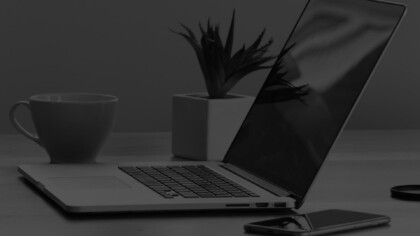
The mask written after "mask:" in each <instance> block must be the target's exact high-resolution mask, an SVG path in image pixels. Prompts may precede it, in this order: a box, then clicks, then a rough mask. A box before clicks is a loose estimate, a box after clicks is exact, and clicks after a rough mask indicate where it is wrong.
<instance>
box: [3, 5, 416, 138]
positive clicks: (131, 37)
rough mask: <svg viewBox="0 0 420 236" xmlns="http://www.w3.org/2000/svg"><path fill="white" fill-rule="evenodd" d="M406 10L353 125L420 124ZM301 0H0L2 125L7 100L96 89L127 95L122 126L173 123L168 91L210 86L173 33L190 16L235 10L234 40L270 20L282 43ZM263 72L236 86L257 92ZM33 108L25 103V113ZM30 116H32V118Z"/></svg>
mask: <svg viewBox="0 0 420 236" xmlns="http://www.w3.org/2000/svg"><path fill="white" fill-rule="evenodd" d="M401 2H403V3H405V4H407V5H408V14H407V15H406V18H405V20H404V21H403V23H402V26H401V27H400V29H399V30H398V33H397V34H396V36H395V37H394V40H393V42H392V44H391V45H390V47H389V50H388V51H387V52H386V53H385V55H384V57H383V60H382V62H381V64H380V65H379V66H378V67H377V70H376V73H375V74H374V76H373V78H372V80H371V82H370V83H369V86H368V87H367V89H366V90H365V94H364V96H363V97H362V98H361V100H360V103H359V105H358V106H357V108H356V109H355V111H354V113H353V116H352V118H351V120H350V122H349V124H348V128H353V129H359V128H361V129H366V128H375V129H382V128H386V129H388V128H390V129H400V128H402V129H406V128H420V122H418V121H419V120H420V106H419V105H418V104H417V103H418V101H420V93H419V92H418V91H419V89H420V70H418V63H419V61H420V58H419V57H420V49H419V42H420V33H419V27H418V23H419V22H420V14H419V11H420V3H419V1H415V0H401ZM304 4H305V1H303V0H299V1H296V0H264V1H256V0H252V1H251V0H248V1H244V0H229V1H224V0H217V1H215V0H206V1H203V0H200V1H197V0H177V1H173V0H153V1H139V0H124V1H114V0H72V1H57V0H38V1H31V0H19V1H16V0H2V1H0V32H1V35H0V79H1V80H0V81H1V85H0V86H1V87H0V90H1V91H0V96H1V99H0V117H1V118H0V133H13V132H14V130H13V128H12V127H11V125H10V124H9V122H8V109H9V107H10V106H11V105H12V104H13V103H14V102H15V101H17V100H21V99H24V98H27V97H29V96H30V95H32V94H38V93H48V92H99V93H110V94H115V95H117V96H118V97H119V98H120V103H119V107H118V109H119V110H118V114H117V120H116V126H115V130H116V131H119V132H129V131H133V132H136V131H169V130H170V129H171V118H170V117H171V96H172V94H175V93H189V92H200V91H204V89H205V88H204V82H203V79H202V75H201V72H200V70H199V66H198V64H197V61H196V58H195V55H194V53H193V51H192V49H191V48H190V46H189V45H187V43H186V42H185V41H184V40H183V39H181V38H180V37H179V36H177V35H175V34H173V33H171V32H170V31H169V30H168V27H171V28H174V29H179V28H180V27H179V25H178V22H183V23H185V24H187V25H189V26H192V28H193V29H194V30H195V31H197V21H198V20H200V21H203V22H205V21H206V19H207V17H208V16H212V19H213V20H214V21H216V22H221V23H222V31H223V30H225V31H223V33H225V32H226V28H227V27H228V23H229V20H230V16H231V12H232V9H233V8H236V10H237V29H236V33H237V38H236V43H237V44H236V46H237V47H239V46H240V44H242V43H246V42H247V43H248V44H249V43H250V42H251V41H252V40H253V39H254V38H255V37H256V35H257V34H258V33H259V32H260V30H261V29H262V28H263V27H266V28H267V33H268V35H271V36H273V38H274V39H275V42H276V43H275V45H273V47H272V51H273V52H278V51H279V50H280V48H281V46H282V44H283V43H284V41H285V40H286V37H287V35H288V33H289V32H290V30H291V28H292V27H293V25H294V23H295V21H296V19H297V17H298V16H299V14H300V11H301V9H302V7H303V6H304ZM265 75H266V73H264V72H259V73H256V74H253V75H252V76H249V77H247V78H246V79H245V80H243V81H241V83H240V84H239V85H238V87H236V88H235V90H234V92H237V93H244V94H250V95H254V94H255V93H256V92H257V91H258V89H259V86H260V85H261V82H263V79H264V76H265ZM26 115H27V112H25V111H20V116H22V117H23V116H26ZM24 123H30V122H29V121H28V119H27V120H25V121H24Z"/></svg>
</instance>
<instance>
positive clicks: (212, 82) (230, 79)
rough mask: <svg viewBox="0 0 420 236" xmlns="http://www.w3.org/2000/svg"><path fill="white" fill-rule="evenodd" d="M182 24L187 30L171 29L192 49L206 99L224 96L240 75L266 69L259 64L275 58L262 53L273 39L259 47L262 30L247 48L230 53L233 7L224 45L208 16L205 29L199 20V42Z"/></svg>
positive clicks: (186, 28)
mask: <svg viewBox="0 0 420 236" xmlns="http://www.w3.org/2000/svg"><path fill="white" fill-rule="evenodd" d="M182 27H183V28H184V30H185V31H186V32H187V33H182V32H176V31H173V32H175V33H177V34H179V35H181V36H182V37H183V38H185V39H186V40H187V41H188V42H189V43H190V44H191V46H192V47H193V48H194V50H195V52H196V55H197V57H198V60H199V63H200V67H201V69H202V72H203V75H204V79H205V80H206V87H207V91H208V93H209V97H210V98H223V97H225V96H226V94H227V93H228V92H229V91H230V90H231V89H232V88H233V87H234V86H235V85H236V84H237V83H238V82H239V81H240V80H241V79H242V78H243V77H245V76H246V75H248V74H250V73H252V72H254V71H257V70H262V69H266V68H269V67H268V66H263V64H264V63H267V62H269V61H271V60H272V59H274V58H275V57H271V56H264V55H265V53H266V52H267V50H268V48H269V46H270V45H271V44H272V43H273V40H271V39H270V40H269V41H268V42H267V43H266V44H264V45H262V46H260V44H261V41H262V38H263V37H264V35H265V30H263V31H262V32H261V33H260V35H259V36H258V38H257V39H256V40H255V41H254V43H252V44H251V46H250V47H246V46H245V45H244V46H243V47H242V48H241V49H240V50H239V51H238V52H236V53H235V54H234V55H233V56H232V48H233V38H234V28H235V10H234V11H233V14H232V20H231V24H230V28H229V33H228V37H227V39H226V42H225V45H223V42H222V39H221V37H220V32H219V31H220V26H219V25H214V26H213V25H212V24H211V22H210V19H208V21H207V27H206V29H204V27H203V26H202V25H201V24H200V23H199V29H200V32H201V39H200V43H199V42H198V40H197V39H196V37H195V35H194V33H193V32H192V31H191V29H189V28H188V27H186V26H184V25H182Z"/></svg>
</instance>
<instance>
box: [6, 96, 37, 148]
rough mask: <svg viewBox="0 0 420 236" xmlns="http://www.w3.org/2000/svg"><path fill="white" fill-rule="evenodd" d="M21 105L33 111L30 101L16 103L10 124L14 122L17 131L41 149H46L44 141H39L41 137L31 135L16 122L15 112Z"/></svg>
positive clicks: (10, 116) (11, 111) (10, 117)
mask: <svg viewBox="0 0 420 236" xmlns="http://www.w3.org/2000/svg"><path fill="white" fill-rule="evenodd" d="M20 105H24V106H26V107H27V108H28V109H29V111H31V105H30V104H29V101H26V100H24V101H19V102H16V103H15V104H14V105H13V106H12V107H11V108H10V111H9V119H10V122H12V124H13V126H14V127H15V128H16V129H17V131H19V132H20V133H22V134H23V135H25V136H26V137H27V138H29V139H31V140H32V141H34V142H35V143H37V144H39V145H40V146H41V147H44V144H43V143H42V141H41V140H40V139H39V137H38V136H37V135H34V134H32V133H30V132H29V131H27V130H26V129H25V128H23V126H22V125H21V124H20V123H19V122H18V121H17V120H16V118H15V111H16V109H17V108H18V107H19V106H20Z"/></svg>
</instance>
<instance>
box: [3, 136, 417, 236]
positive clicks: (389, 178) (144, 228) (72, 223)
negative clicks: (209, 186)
mask: <svg viewBox="0 0 420 236" xmlns="http://www.w3.org/2000/svg"><path fill="white" fill-rule="evenodd" d="M170 138H171V137H170V134H169V133H141V134H114V135H112V137H111V138H110V140H109V141H108V142H107V144H106V146H105V147H104V150H103V152H102V154H101V156H100V158H99V160H100V161H104V162H119V161H121V162H122V161H125V162H130V161H156V160H162V161H164V160H169V159H174V158H172V157H170V155H169V154H170ZM46 161H47V157H46V154H45V152H44V151H43V150H42V149H41V148H39V147H38V146H37V145H36V144H35V143H32V141H30V140H27V139H26V138H24V137H23V136H20V135H0V177H1V178H0V235H5V236H10V235H60V236H63V235H72V236H74V235H77V236H81V235H90V236H92V235H98V236H105V235H121V236H129V235H135V236H141V235H144V236H153V235H182V236H187V235H194V236H196V235H209V236H214V235H229V236H234V235H248V234H245V233H244V232H243V228H242V227H243V225H244V224H245V223H247V222H252V221H257V220H263V219H267V218H272V217H276V216H279V215H281V214H285V213H284V212H248V211H247V212H196V213H192V212H189V213H185V212H184V213H180V212H178V213H125V214H108V215H72V214H68V213H65V212H63V211H62V210H61V209H60V208H58V207H57V206H56V205H55V203H53V202H52V201H50V200H49V199H48V198H46V197H45V196H44V195H42V194H41V193H40V192H39V191H38V190H37V189H35V188H34V187H32V186H31V185H30V184H28V182H26V181H25V180H24V179H22V178H21V177H20V175H19V174H18V173H17V171H16V166H17V165H19V164H24V163H33V164H35V163H42V162H46ZM409 183H418V184H420V131H409V130H407V131H400V130H396V131H381V130H379V131H345V132H344V133H343V135H342V136H341V137H340V138H339V140H338V142H337V144H336V145H335V147H334V148H333V150H332V152H331V155H330V157H329V159H328V161H326V163H325V165H324V167H323V169H322V170H321V173H320V175H319V177H318V179H317V181H316V183H315V184H314V185H313V187H312V190H311V191H310V193H309V197H308V198H307V200H306V202H305V204H304V206H303V207H302V208H301V209H299V211H298V212H308V211H315V210H323V209H329V208H341V209H349V210H358V211H367V212H372V213H379V214H386V215H389V216H391V218H392V222H391V225H390V226H386V227H381V228H376V229H366V230H361V231H357V232H349V233H346V234H342V235H360V236H362V235H419V233H420V202H407V201H400V200H396V199H392V198H391V197H390V196H389V188H390V187H391V186H394V185H399V184H409Z"/></svg>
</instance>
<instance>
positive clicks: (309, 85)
mask: <svg viewBox="0 0 420 236" xmlns="http://www.w3.org/2000/svg"><path fill="white" fill-rule="evenodd" d="M255 4H260V3H257V2H256V3H255ZM404 12H405V7H404V6H402V5H399V4H394V3H386V2H381V1H371V0H310V1H309V2H308V3H307V4H306V6H305V8H304V10H303V12H302V14H301V16H300V17H299V20H298V22H297V23H296V25H295V27H294V28H293V31H292V33H291V35H290V36H289V38H288V40H287V42H286V44H285V46H284V48H283V50H282V52H281V53H280V54H279V56H278V58H277V60H276V62H275V64H274V65H273V69H272V70H271V71H270V73H269V75H268V77H267V79H266V81H265V83H264V84H263V86H262V88H261V90H260V92H259V94H258V96H257V97H256V99H255V103H254V104H253V106H252V107H251V109H250V111H249V113H248V115H247V116H246V118H245V120H244V122H243V124H242V125H241V127H240V129H239V131H238V133H237V135H236V137H235V138H234V140H233V142H232V144H231V146H230V148H229V150H228V151H227V153H226V155H225V157H224V160H223V162H193V161H188V162H187V161H186V162H160V163H146V162H140V163H119V164H85V165H77V164H67V165H66V164H44V165H20V166H19V167H18V171H19V172H20V173H21V174H22V175H23V176H24V177H25V178H26V179H28V180H29V181H30V182H31V183H33V184H34V185H35V186H36V187H37V188H39V189H40V190H41V191H42V192H44V193H45V194H46V195H48V196H49V197H50V198H51V199H52V200H54V201H55V202H56V203H57V204H58V205H60V206H61V207H62V208H63V209H64V210H65V211H69V212H130V211H139V212H141V211H172V210H176V211H180V210H207V209H209V210H210V209H211V210H222V209H263V208H264V209H283V208H299V207H300V206H302V204H303V202H304V200H305V196H306V195H307V193H308V190H309V188H310V186H311V185H312V183H313V181H314V179H315V177H316V175H317V173H318V172H319V170H320V168H321V165H322V163H323V162H324V160H325V158H326V157H327V155H328V152H329V151H330V149H331V147H332V145H333V143H334V141H335V140H336V138H337V136H338V135H339V133H340V131H341V130H342V128H343V126H344V124H345V122H346V120H347V118H348V116H349V114H350V113H351V110H352V108H353V107H354V105H355V103H356V101H357V99H358V97H359V95H360V94H361V92H362V89H363V87H364V86H365V84H366V82H367V80H368V78H369V77H370V75H371V73H372V71H373V69H374V67H375V65H376V64H377V62H378V60H379V58H380V56H381V54H382V53H383V51H384V49H385V47H386V45H387V43H388V42H389V40H390V38H391V36H392V35H393V33H394V31H395V29H396V27H397V25H398V23H399V22H400V20H401V18H402V16H403V15H404Z"/></svg>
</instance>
